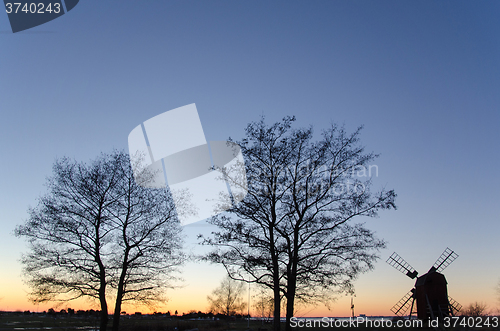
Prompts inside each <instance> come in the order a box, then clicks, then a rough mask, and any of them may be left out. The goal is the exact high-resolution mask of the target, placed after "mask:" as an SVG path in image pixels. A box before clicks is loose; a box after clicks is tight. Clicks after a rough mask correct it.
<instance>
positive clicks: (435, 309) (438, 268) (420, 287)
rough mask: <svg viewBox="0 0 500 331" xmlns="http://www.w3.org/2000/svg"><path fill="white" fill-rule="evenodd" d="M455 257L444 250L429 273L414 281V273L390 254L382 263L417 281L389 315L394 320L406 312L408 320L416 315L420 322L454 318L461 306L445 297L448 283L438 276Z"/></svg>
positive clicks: (453, 253) (449, 250) (404, 262)
mask: <svg viewBox="0 0 500 331" xmlns="http://www.w3.org/2000/svg"><path fill="white" fill-rule="evenodd" d="M457 257H458V254H457V253H455V252H454V251H452V250H451V249H449V248H446V249H445V250H444V252H443V253H442V254H441V256H440V257H439V258H438V259H437V260H436V262H435V263H434V265H433V266H432V267H431V268H430V269H429V271H427V273H426V274H425V275H422V276H420V277H417V275H418V272H417V271H416V270H415V269H414V268H413V267H412V266H411V265H410V264H409V263H408V262H406V261H405V260H404V259H403V258H402V257H401V256H399V255H398V254H396V252H394V253H392V255H391V256H390V257H389V258H388V259H387V261H386V262H387V263H389V264H390V265H391V266H393V267H394V268H396V269H397V270H399V271H401V272H402V273H404V274H405V275H406V276H408V277H410V278H411V279H415V278H417V280H416V281H415V287H414V288H412V289H411V290H410V291H409V292H408V293H406V295H405V296H403V297H402V298H401V300H399V301H398V302H397V303H396V304H395V305H394V306H393V307H392V308H391V311H392V312H393V313H394V314H396V315H398V316H404V315H405V314H406V312H407V311H408V308H410V312H409V314H408V318H411V316H412V315H413V314H414V313H416V314H417V318H419V319H421V320H427V319H429V318H432V319H435V318H437V317H439V318H443V317H445V316H454V315H455V313H456V312H459V311H460V309H461V308H462V305H460V304H459V303H458V302H456V301H455V300H453V299H452V298H450V297H449V296H448V289H447V284H448V283H447V282H446V278H445V277H444V275H443V274H442V273H441V272H442V271H443V270H444V269H445V268H446V267H448V266H449V265H450V264H451V263H452V262H453V261H455V259H456V258H457ZM415 301H416V305H415ZM414 307H416V309H417V311H416V312H414V311H413V308H414Z"/></svg>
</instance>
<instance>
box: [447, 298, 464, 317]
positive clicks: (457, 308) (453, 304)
mask: <svg viewBox="0 0 500 331" xmlns="http://www.w3.org/2000/svg"><path fill="white" fill-rule="evenodd" d="M448 302H449V303H450V307H451V309H452V311H453V315H455V314H456V313H458V312H459V311H460V310H462V305H461V304H459V303H458V302H457V301H455V300H454V299H453V298H452V297H450V296H449V297H448Z"/></svg>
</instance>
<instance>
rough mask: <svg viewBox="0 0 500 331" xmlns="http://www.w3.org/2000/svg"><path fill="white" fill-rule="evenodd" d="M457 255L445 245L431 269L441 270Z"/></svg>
mask: <svg viewBox="0 0 500 331" xmlns="http://www.w3.org/2000/svg"><path fill="white" fill-rule="evenodd" d="M457 257H458V254H457V253H455V252H454V251H452V250H451V249H449V248H448V247H446V249H445V250H444V252H443V254H441V256H440V257H439V258H438V259H437V260H436V262H435V263H434V265H433V266H432V268H431V270H434V271H437V272H441V271H443V270H444V269H446V267H448V266H449V265H450V264H451V263H452V262H453V261H455V260H456V259H457Z"/></svg>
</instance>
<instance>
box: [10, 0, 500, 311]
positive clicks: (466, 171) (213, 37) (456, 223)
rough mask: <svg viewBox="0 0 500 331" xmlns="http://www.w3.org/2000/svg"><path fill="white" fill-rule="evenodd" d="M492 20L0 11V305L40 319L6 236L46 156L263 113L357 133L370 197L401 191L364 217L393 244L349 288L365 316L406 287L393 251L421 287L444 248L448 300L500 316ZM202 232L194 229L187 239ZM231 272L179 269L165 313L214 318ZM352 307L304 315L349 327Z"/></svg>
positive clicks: (209, 128) (230, 131)
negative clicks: (449, 252)
mask: <svg viewBox="0 0 500 331" xmlns="http://www.w3.org/2000/svg"><path fill="white" fill-rule="evenodd" d="M499 15H500V2H498V1H481V2H473V1H426V2H417V1H404V2H402V1H342V2H341V1H229V0H228V1H186V0H183V1H132V0H119V1H118V0H107V1H92V0H91V1H84V0H82V1H80V4H79V5H78V6H77V7H75V9H73V10H72V11H71V12H70V13H68V14H67V15H63V16H62V17H60V18H58V19H56V20H54V21H52V22H49V23H47V24H44V25H41V26H39V27H36V28H33V29H30V30H27V31H25V32H20V33H16V34H12V32H11V30H10V26H9V22H8V18H7V15H6V14H0V115H1V123H2V129H1V130H0V141H1V143H0V155H1V158H2V162H1V163H0V174H2V175H1V176H0V265H1V267H0V309H3V310H17V309H22V310H24V309H30V310H44V309H47V307H50V305H46V306H40V307H35V306H33V305H31V304H30V303H29V302H28V301H27V300H26V292H27V291H28V289H27V288H26V287H25V286H24V285H23V283H22V280H21V265H20V263H19V259H20V256H21V253H22V252H23V251H26V245H25V243H24V242H23V241H22V240H20V239H18V238H15V237H14V236H13V235H12V233H13V229H14V227H15V226H16V225H17V224H21V223H22V222H23V221H24V220H25V219H26V217H27V213H26V211H27V208H28V207H29V206H35V205H36V201H37V198H38V197H39V196H40V195H41V194H43V193H44V190H45V188H44V182H45V178H46V177H47V176H49V175H50V174H51V167H52V164H53V162H54V160H55V159H56V158H58V157H62V156H70V157H74V158H76V159H78V160H81V161H88V160H91V159H93V158H95V157H96V156H97V155H98V154H99V153H100V152H109V151H111V150H112V149H113V148H120V149H122V148H127V137H128V134H129V132H130V131H131V130H132V129H133V128H134V127H135V126H137V125H138V124H140V123H141V122H143V121H145V120H147V119H149V118H151V117H153V116H155V115H158V114H160V113H162V112H165V111H167V110H170V109H173V108H177V107H180V106H183V105H187V104H190V103H196V105H197V108H198V112H199V115H200V118H201V121H202V124H203V128H204V130H205V136H206V138H207V140H225V139H227V138H228V137H229V136H230V137H232V138H235V139H241V138H242V137H243V129H244V127H245V126H246V124H247V123H249V122H251V121H255V120H258V119H259V117H260V116H261V115H265V116H266V118H267V120H268V121H269V122H274V121H277V120H279V119H281V118H282V117H283V116H286V115H295V116H296V117H297V122H296V124H297V126H308V125H313V126H314V128H315V130H316V132H318V133H319V132H320V131H321V130H322V129H324V128H326V127H327V126H328V125H329V123H331V122H337V123H340V124H345V126H346V128H347V129H348V130H350V131H352V130H354V129H355V128H356V127H357V126H359V125H361V124H363V125H365V129H364V130H363V132H362V135H361V138H362V141H363V143H364V144H365V145H366V148H367V150H373V151H375V152H377V153H380V154H381V156H380V158H379V159H377V161H376V162H375V163H376V165H377V166H378V168H379V176H378V177H377V178H374V189H380V188H382V187H386V188H393V189H395V191H396V193H397V194H398V198H397V201H396V202H397V205H398V210H397V211H388V212H383V213H380V217H379V218H378V219H359V220H358V221H366V222H367V223H366V225H367V226H368V227H369V228H371V229H373V230H375V231H376V232H377V234H378V236H379V237H381V238H384V239H385V240H387V242H388V245H387V249H385V250H383V251H381V254H380V255H381V259H380V261H379V262H378V263H377V264H376V267H375V270H373V271H371V272H369V273H366V274H363V275H361V277H360V278H359V280H358V281H357V282H356V298H355V305H356V313H357V314H358V313H365V314H367V315H391V312H390V308H391V307H392V305H393V304H394V303H396V302H397V301H398V300H399V299H400V298H401V297H402V296H403V295H404V294H405V293H406V292H407V291H408V290H410V288H411V287H412V285H413V281H412V280H410V279H409V278H407V277H405V276H404V275H402V274H400V273H398V272H397V271H396V270H394V269H393V268H392V267H390V266H389V265H387V264H386V263H385V262H384V261H385V259H387V257H388V256H389V255H390V254H391V253H392V252H393V251H396V252H398V253H399V254H400V255H401V256H403V257H404V258H405V259H406V260H407V261H408V262H409V263H410V264H411V265H412V266H413V267H415V268H416V269H417V270H418V271H419V272H420V273H421V274H422V273H424V272H425V271H426V270H427V269H428V268H429V267H430V266H431V265H432V264H433V263H434V261H435V260H436V258H437V257H438V256H439V255H440V254H441V252H442V251H443V250H444V249H445V248H446V247H450V248H452V249H453V250H455V251H456V252H457V253H458V254H459V255H460V257H459V258H458V259H457V260H456V261H455V262H454V263H453V264H452V265H451V266H450V267H448V269H447V270H446V271H445V273H444V274H445V276H446V277H447V280H448V283H449V285H448V291H449V294H450V296H451V297H453V298H454V299H455V300H457V301H459V302H460V303H461V304H463V305H467V304H469V303H471V302H474V301H481V302H485V303H487V304H488V306H489V308H490V309H491V310H494V309H497V308H498V307H499V306H500V305H499V303H498V300H497V297H498V296H497V295H496V294H495V286H496V284H498V281H499V279H500V263H499V262H500V261H499V260H500V259H499V258H498V252H499V251H500V249H499V248H500V247H499V246H500V244H499V242H500V241H499V240H498V238H499V234H500V224H499V218H500V211H499V208H500V207H499V205H500V204H499V197H500V194H499V191H498V189H499V187H500V174H499V171H498V169H497V165H498V163H499V161H500V155H499V147H498V145H499V142H500V130H499V124H500V93H499V91H500V21H499V20H498V17H499ZM209 231H210V230H209V227H208V226H206V223H205V222H200V223H195V224H192V225H190V226H188V227H186V233H187V235H188V242H190V243H194V242H195V239H194V237H195V235H196V234H197V233H200V232H205V233H206V232H209ZM188 246H189V249H191V250H193V251H198V250H199V248H198V247H196V245H194V244H189V245H188ZM223 275H224V271H223V270H222V268H221V267H219V266H212V265H207V264H194V263H191V264H188V265H187V266H186V267H185V269H184V273H183V277H184V278H185V281H184V283H183V285H184V287H183V288H181V289H177V290H172V291H168V292H167V293H168V294H169V296H170V298H171V300H170V301H169V302H168V304H167V305H166V306H164V307H160V309H161V310H163V311H165V310H171V311H174V310H178V311H179V312H183V311H188V310H190V309H195V310H206V308H207V301H206V295H207V294H209V293H210V292H211V291H212V290H213V289H214V288H215V287H217V286H218V283H219V282H220V280H221V279H222V277H223ZM349 300H350V298H348V297H343V296H341V297H339V300H338V301H337V303H336V304H334V305H333V306H332V310H331V311H328V310H326V308H324V307H323V306H318V307H316V308H313V307H308V308H301V309H300V310H299V311H298V312H297V316H304V315H307V316H324V315H329V316H346V315H349V310H348V308H349ZM80 305H81V307H84V306H85V305H86V303H85V302H84V303H80ZM70 306H73V307H75V306H76V304H71V305H70ZM126 309H127V308H126ZM134 309H135V308H133V307H132V308H130V309H127V310H129V312H132V311H134ZM137 309H138V308H137Z"/></svg>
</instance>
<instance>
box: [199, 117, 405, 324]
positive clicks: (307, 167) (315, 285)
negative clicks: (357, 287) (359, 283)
mask: <svg viewBox="0 0 500 331" xmlns="http://www.w3.org/2000/svg"><path fill="white" fill-rule="evenodd" d="M294 120H295V118H293V117H287V118H285V119H283V121H282V122H279V123H275V124H273V125H271V126H267V125H266V124H265V122H264V119H262V120H261V121H259V122H256V123H251V124H249V125H248V126H247V128H246V138H245V139H243V140H242V141H241V142H238V144H239V145H240V146H241V150H242V153H243V156H244V158H245V163H246V168H245V169H246V176H247V178H248V194H247V196H246V197H245V199H244V200H243V201H242V202H241V203H239V204H238V205H236V206H235V207H234V208H232V209H231V210H229V212H230V214H229V215H218V216H216V217H214V218H213V219H212V220H211V223H212V224H215V225H217V226H218V227H219V228H220V231H218V232H215V233H213V237H212V238H205V239H204V241H203V242H204V243H205V244H209V245H212V246H214V247H215V248H216V249H215V250H214V251H212V252H211V253H210V254H209V255H207V257H206V259H208V260H209V261H212V262H215V263H221V264H223V265H224V266H225V268H226V269H227V271H228V274H229V275H230V276H231V277H232V278H234V279H245V280H249V281H252V282H256V283H259V284H263V285H265V286H267V287H269V288H270V289H271V290H272V291H273V295H274V329H275V330H279V328H280V323H279V321H280V320H279V319H280V302H281V298H282V297H284V298H285V299H286V306H287V308H286V318H287V323H286V328H287V330H288V329H289V328H290V323H289V321H290V318H291V317H292V316H293V312H294V304H295V299H298V300H302V301H304V302H313V301H318V300H323V301H324V300H328V296H330V295H331V294H332V292H333V291H347V292H349V291H352V281H353V279H355V278H356V276H357V275H358V274H360V273H361V272H364V271H366V270H369V269H371V268H373V262H374V261H375V260H376V259H377V258H378V257H377V255H376V252H377V250H378V249H380V248H382V247H384V245H385V244H384V242H383V241H381V240H378V239H377V238H375V236H374V234H373V232H372V231H370V230H368V229H367V228H365V227H364V226H363V225H362V224H353V221H354V219H355V218H356V217H357V216H369V217H374V216H376V215H377V211H378V210H380V209H391V208H395V205H394V199H395V196H396V195H395V193H394V191H392V190H390V191H384V190H383V191H381V192H378V193H371V192H370V185H371V181H370V179H369V178H367V177H364V176H366V175H367V173H366V172H367V171H368V170H369V169H370V164H369V162H371V161H372V160H374V159H375V158H376V157H377V155H375V154H373V153H365V152H364V150H363V148H362V147H360V146H359V132H360V130H361V128H358V130H356V131H355V132H354V133H353V134H347V133H346V132H345V131H344V129H343V128H339V127H337V126H334V125H333V126H332V127H330V128H329V129H328V130H326V131H324V132H323V135H322V138H321V140H319V141H317V142H314V141H313V131H312V129H311V128H309V129H292V128H291V124H292V122H293V121H294ZM226 177H227V180H229V181H232V182H233V183H232V184H234V185H238V183H240V182H241V180H240V179H239V178H235V179H232V178H230V177H229V176H226Z"/></svg>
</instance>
